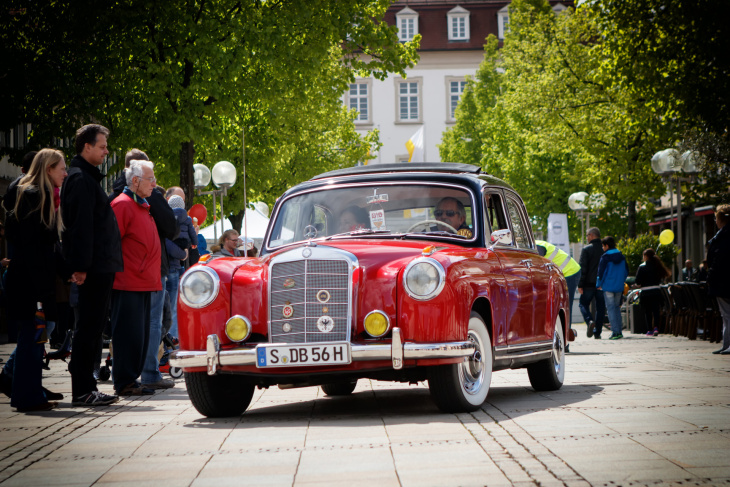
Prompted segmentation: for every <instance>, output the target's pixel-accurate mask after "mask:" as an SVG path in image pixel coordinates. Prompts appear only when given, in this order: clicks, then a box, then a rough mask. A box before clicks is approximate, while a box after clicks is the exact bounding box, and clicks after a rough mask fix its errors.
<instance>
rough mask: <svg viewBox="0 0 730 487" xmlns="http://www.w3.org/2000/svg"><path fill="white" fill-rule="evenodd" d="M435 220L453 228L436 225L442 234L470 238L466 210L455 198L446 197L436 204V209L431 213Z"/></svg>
mask: <svg viewBox="0 0 730 487" xmlns="http://www.w3.org/2000/svg"><path fill="white" fill-rule="evenodd" d="M433 215H434V217H436V220H438V221H440V222H444V223H446V224H448V225H450V226H452V227H453V228H449V227H448V226H446V225H438V229H439V230H441V231H443V232H449V233H454V230H456V233H458V234H459V235H463V236H465V237H467V238H469V237H471V236H472V233H471V229H470V228H469V226H468V225H467V224H466V210H465V209H464V205H463V204H462V203H461V201H459V200H457V199H456V198H452V197H450V196H447V197H446V198H443V199H442V200H441V201H439V202H438V204H437V205H436V209H435V210H434V212H433Z"/></svg>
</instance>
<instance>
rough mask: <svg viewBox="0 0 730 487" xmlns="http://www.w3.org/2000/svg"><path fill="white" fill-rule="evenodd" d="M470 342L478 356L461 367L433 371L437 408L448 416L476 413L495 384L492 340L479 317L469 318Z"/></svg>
mask: <svg viewBox="0 0 730 487" xmlns="http://www.w3.org/2000/svg"><path fill="white" fill-rule="evenodd" d="M469 340H471V341H472V343H474V345H475V347H476V350H475V352H474V354H473V355H472V356H470V357H468V358H467V359H466V360H465V361H464V362H462V363H459V364H450V365H439V366H437V367H432V370H431V371H430V375H429V379H428V388H429V390H430V392H431V397H432V398H433V400H434V402H435V403H436V406H438V408H439V409H440V410H441V411H443V412H445V413H458V412H469V411H476V410H477V409H479V407H480V406H481V405H482V403H484V401H485V400H486V399H487V394H488V393H489V386H490V384H491V382H492V365H493V355H492V340H491V338H490V337H489V330H487V325H486V324H484V320H482V317H481V316H479V314H478V313H474V312H472V314H471V316H470V317H469Z"/></svg>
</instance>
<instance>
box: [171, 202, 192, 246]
mask: <svg viewBox="0 0 730 487" xmlns="http://www.w3.org/2000/svg"><path fill="white" fill-rule="evenodd" d="M167 202H168V203H169V204H170V207H172V212H173V213H175V219H176V220H177V222H178V223H179V224H180V235H179V236H178V237H177V238H176V239H175V240H173V242H174V243H175V244H176V245H177V246H178V247H180V248H181V249H183V250H188V249H190V248H193V249H197V248H198V234H197V232H196V231H195V227H194V226H193V219H192V218H190V217H189V216H188V213H187V212H186V211H185V202H184V201H183V199H182V198H181V197H180V196H178V195H172V196H170V199H169V200H167Z"/></svg>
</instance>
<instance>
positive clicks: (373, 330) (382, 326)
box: [365, 311, 390, 338]
mask: <svg viewBox="0 0 730 487" xmlns="http://www.w3.org/2000/svg"><path fill="white" fill-rule="evenodd" d="M388 330H390V320H389V319H388V317H387V316H386V314H385V313H383V312H382V311H371V312H370V313H368V315H367V316H366V317H365V331H366V332H367V333H368V335H370V336H372V337H374V338H380V337H381V336H383V335H385V334H386V333H388Z"/></svg>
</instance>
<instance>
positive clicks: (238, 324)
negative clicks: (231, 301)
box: [226, 315, 251, 342]
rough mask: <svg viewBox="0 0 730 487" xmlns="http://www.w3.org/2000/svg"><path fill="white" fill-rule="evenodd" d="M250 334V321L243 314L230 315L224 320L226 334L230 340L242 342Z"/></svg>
mask: <svg viewBox="0 0 730 487" xmlns="http://www.w3.org/2000/svg"><path fill="white" fill-rule="evenodd" d="M250 334H251V323H250V322H249V321H248V320H247V319H246V318H244V317H243V316H240V315H236V316H231V317H230V318H229V319H228V321H226V336H227V337H228V339H229V340H231V341H232V342H242V341H244V340H245V339H246V338H248V336H249V335H250Z"/></svg>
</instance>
